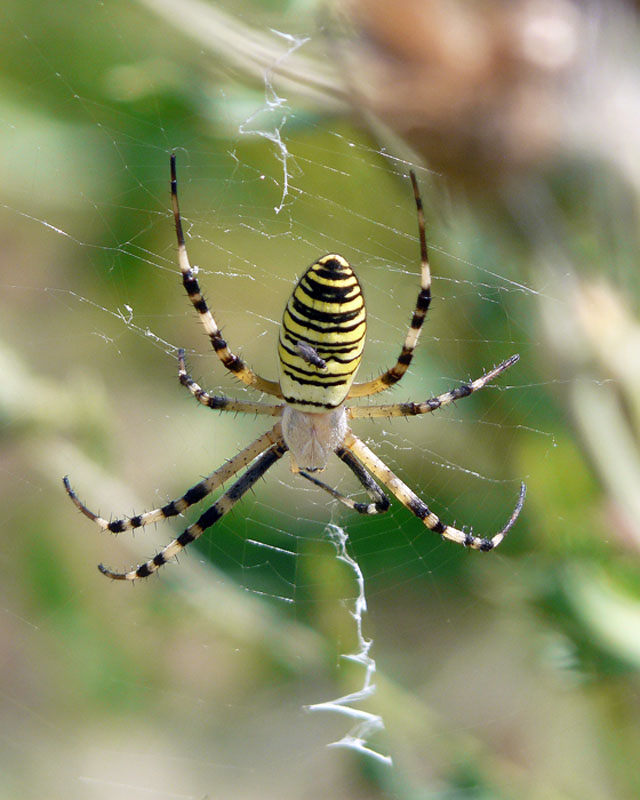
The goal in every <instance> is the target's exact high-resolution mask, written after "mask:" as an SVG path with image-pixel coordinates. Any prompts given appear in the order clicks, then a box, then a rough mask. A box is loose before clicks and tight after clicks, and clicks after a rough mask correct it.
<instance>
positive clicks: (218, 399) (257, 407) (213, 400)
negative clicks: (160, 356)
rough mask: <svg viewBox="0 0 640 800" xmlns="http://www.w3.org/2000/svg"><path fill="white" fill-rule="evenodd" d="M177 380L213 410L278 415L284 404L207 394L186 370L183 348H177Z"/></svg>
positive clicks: (200, 401)
mask: <svg viewBox="0 0 640 800" xmlns="http://www.w3.org/2000/svg"><path fill="white" fill-rule="evenodd" d="M178 380H179V381H180V383H181V384H182V385H183V386H185V387H186V388H187V389H188V390H189V391H190V392H191V394H192V395H193V396H194V397H195V399H196V400H197V401H198V402H199V403H202V405H203V406H207V408H212V409H214V410H215V411H235V412H236V413H237V414H265V415H267V416H271V417H279V416H281V414H282V410H283V408H284V405H283V404H282V403H281V404H279V405H275V406H274V405H268V404H267V403H251V402H247V401H245V400H232V399H231V398H230V397H224V396H223V395H216V394H209V392H205V390H204V389H201V388H200V386H199V385H198V384H197V383H196V382H195V381H194V380H193V378H192V377H191V375H189V373H188V372H187V367H186V365H185V361H184V349H183V348H182V347H181V348H180V349H179V350H178Z"/></svg>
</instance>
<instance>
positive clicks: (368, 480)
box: [298, 447, 390, 514]
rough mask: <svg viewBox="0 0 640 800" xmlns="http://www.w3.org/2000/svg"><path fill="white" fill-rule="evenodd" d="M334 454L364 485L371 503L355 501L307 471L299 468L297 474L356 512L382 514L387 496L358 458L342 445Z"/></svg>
mask: <svg viewBox="0 0 640 800" xmlns="http://www.w3.org/2000/svg"><path fill="white" fill-rule="evenodd" d="M336 455H337V456H338V458H339V459H341V460H342V461H343V462H344V463H345V464H346V465H347V466H348V467H349V469H350V470H351V471H352V472H353V474H354V475H355V476H356V478H357V479H358V480H359V481H360V483H361V484H362V485H363V486H364V488H365V490H366V492H367V494H368V495H369V497H370V498H371V499H372V500H373V502H372V503H356V502H355V501H354V500H352V499H351V498H350V497H345V495H343V494H341V493H340V492H339V491H337V489H333V488H332V487H331V486H328V485H327V484H326V483H323V482H322V481H320V480H318V479H317V478H315V477H314V476H313V475H310V474H309V473H308V472H304V471H303V470H300V472H299V473H298V474H299V475H302V477H303V478H306V479H307V480H308V481H311V483H314V484H315V485H316V486H319V487H320V488H321V489H324V490H325V492H328V493H329V494H330V495H331V496H332V497H334V498H335V499H336V500H339V501H340V502H341V503H344V504H345V506H347V507H348V508H350V509H352V510H353V511H357V512H358V514H383V513H384V512H385V511H387V510H388V509H389V505H390V503H389V498H388V497H387V496H386V494H385V493H384V492H383V491H382V489H381V488H380V487H379V486H378V484H377V483H376V482H375V481H374V480H373V478H372V477H371V475H369V473H368V472H367V470H366V469H365V468H364V467H363V466H362V464H361V463H360V462H359V461H358V459H357V458H356V457H355V456H354V455H353V454H352V453H350V452H349V451H348V450H346V449H345V448H344V447H339V448H338V449H337V450H336Z"/></svg>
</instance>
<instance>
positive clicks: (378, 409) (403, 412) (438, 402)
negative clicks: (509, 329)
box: [347, 353, 520, 419]
mask: <svg viewBox="0 0 640 800" xmlns="http://www.w3.org/2000/svg"><path fill="white" fill-rule="evenodd" d="M519 359H520V356H519V355H518V354H517V353H516V354H515V355H512V356H511V357H510V358H507V359H506V361H503V362H502V363H501V364H498V366H497V367H494V368H493V369H491V370H489V372H485V374H484V375H482V376H480V377H479V378H476V379H475V381H471V382H470V383H463V384H462V385H461V386H457V387H456V388H455V389H450V390H449V391H448V392H444V394H439V395H437V396H436V397H431V398H429V400H425V401H424V402H422V403H390V404H389V405H383V406H350V407H349V408H347V415H348V417H349V419H362V418H363V417H366V418H367V419H374V418H376V417H414V416H416V415H418V414H428V413H429V412H430V411H435V410H436V409H437V408H442V407H443V406H446V405H448V404H449V403H453V401H454V400H459V399H460V398H461V397H468V396H469V395H470V394H473V393H474V392H477V391H478V390H479V389H484V387H485V386H486V385H487V384H488V383H489V382H490V381H492V380H493V379H494V378H497V377H498V375H500V374H501V373H502V372H504V371H505V370H506V369H509V367H512V366H513V365H514V364H515V363H516V362H517V361H519Z"/></svg>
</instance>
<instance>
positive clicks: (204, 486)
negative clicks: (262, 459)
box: [62, 423, 282, 533]
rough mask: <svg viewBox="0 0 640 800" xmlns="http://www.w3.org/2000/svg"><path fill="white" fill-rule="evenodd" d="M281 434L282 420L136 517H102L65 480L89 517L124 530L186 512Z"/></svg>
mask: <svg viewBox="0 0 640 800" xmlns="http://www.w3.org/2000/svg"><path fill="white" fill-rule="evenodd" d="M281 435H282V433H281V430H280V424H279V423H278V424H277V425H276V426H275V427H274V428H273V429H272V430H270V431H268V432H267V433H265V434H263V435H262V436H260V438H258V439H256V440H255V442H252V443H251V444H250V445H249V446H248V447H245V448H244V450H241V451H240V452H239V453H238V454H237V455H236V456H234V457H233V458H231V459H229V461H227V462H226V464H223V465H222V466H221V467H219V468H218V469H217V470H215V472H212V473H211V474H210V475H208V476H207V477H206V478H204V479H203V480H201V481H200V483H196V485H195V486H192V487H191V489H189V490H188V491H187V492H186V493H185V494H183V495H182V497H179V498H178V499H177V500H172V501H171V502H170V503H167V504H166V505H165V506H162V508H155V509H153V511H147V512H146V513H144V514H138V515H136V516H134V517H124V518H123V519H114V520H111V521H109V520H106V519H103V518H102V517H99V516H98V515H97V514H94V513H93V511H90V510H89V509H88V508H87V507H86V506H85V505H84V503H82V502H81V501H80V500H79V499H78V496H77V494H76V493H75V492H74V491H73V489H72V488H71V484H70V483H69V478H68V477H67V476H66V475H65V477H64V478H63V479H62V480H63V483H64V488H65V489H66V490H67V494H68V495H69V497H70V498H71V500H72V501H73V503H74V504H75V506H76V507H77V508H79V509H80V511H82V513H83V514H84V515H85V517H89V519H90V520H92V521H93V522H95V523H96V524H97V525H99V526H100V528H102V530H105V531H111V533H122V532H123V531H127V530H130V529H132V528H142V527H143V526H144V525H149V524H150V523H152V522H160V521H161V520H163V519H168V518H169V517H176V516H178V514H182V512H183V511H186V509H187V508H189V507H190V506H192V505H194V504H195V503H199V502H200V501H201V500H204V498H205V497H207V496H208V495H210V494H211V492H213V491H214V490H215V489H217V488H218V486H220V485H221V484H222V483H224V482H225V481H227V480H229V479H230V478H232V477H233V476H234V475H235V474H236V472H239V470H241V469H242V468H243V467H246V466H247V464H250V463H251V462H252V461H253V460H254V459H255V458H257V457H258V456H259V455H260V454H261V453H263V452H264V451H265V450H266V449H267V448H268V447H271V446H272V445H274V444H275V443H276V442H278V441H279V440H280V437H281Z"/></svg>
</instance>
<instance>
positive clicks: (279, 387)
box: [63, 154, 526, 581]
mask: <svg viewBox="0 0 640 800" xmlns="http://www.w3.org/2000/svg"><path fill="white" fill-rule="evenodd" d="M410 177H411V183H412V186H413V194H414V198H415V204H416V209H417V215H418V231H419V239H420V260H421V267H422V269H421V273H422V280H421V287H420V293H419V294H418V299H417V302H416V306H415V310H414V312H413V316H412V318H411V323H410V325H409V330H408V332H407V335H406V337H405V340H404V345H403V347H402V350H401V352H400V355H399V357H398V360H397V362H396V363H395V364H394V366H392V367H391V368H390V369H388V370H387V371H386V372H383V373H382V374H381V375H380V376H379V377H377V378H375V379H373V380H370V381H365V382H363V383H354V382H353V381H354V378H355V374H356V372H357V370H358V367H359V365H360V361H361V359H362V351H363V347H364V338H365V330H366V310H365V305H364V300H363V297H362V290H361V288H360V283H359V282H358V279H357V277H356V275H355V273H354V271H353V269H352V267H351V266H350V264H349V263H348V262H347V261H346V260H345V259H344V258H343V257H342V256H339V255H337V254H336V253H331V254H329V255H325V256H322V258H319V259H318V260H317V261H315V262H314V263H313V264H312V265H311V266H310V267H309V269H307V271H306V272H305V273H304V275H303V276H302V277H301V278H300V280H299V281H298V283H297V285H296V287H295V288H294V290H293V292H292V294H291V296H290V297H289V300H288V302H287V305H286V308H285V311H284V316H283V320H282V326H281V328H280V336H279V341H278V355H279V367H280V369H279V372H280V378H279V380H278V381H270V380H266V379H265V378H262V377H260V375H258V374H257V373H255V372H254V371H253V370H252V369H250V367H248V366H247V364H246V363H245V362H244V361H243V360H242V359H241V358H239V357H238V356H236V355H234V354H233V353H232V352H231V350H230V349H229V347H228V345H227V342H226V341H225V340H224V339H223V338H222V335H221V332H220V329H219V328H218V325H217V323H216V321H215V319H214V318H213V315H212V314H211V311H210V310H209V307H208V305H207V303H206V301H205V299H204V297H203V295H202V292H201V290H200V285H199V283H198V280H197V278H196V276H195V273H194V271H193V270H192V268H191V265H190V263H189V258H188V255H187V248H186V245H185V239H184V233H183V229H182V220H181V217H180V207H179V205H178V184H177V177H176V159H175V154H173V155H171V204H172V208H173V217H174V221H175V229H176V235H177V239H178V260H179V264H180V271H181V273H182V283H183V284H184V288H185V289H186V292H187V295H188V296H189V299H190V300H191V303H192V304H193V307H194V308H195V310H196V311H197V312H198V314H199V316H200V320H201V322H202V324H203V326H204V329H205V331H206V333H207V335H208V336H209V339H210V340H211V345H212V346H213V349H214V351H215V352H216V354H217V356H218V358H219V359H220V361H222V363H223V365H224V366H225V367H226V369H227V370H229V372H231V374H232V375H234V376H235V377H236V378H238V379H239V380H241V381H242V382H243V383H244V384H246V385H247V386H250V387H251V388H253V389H257V390H258V391H260V392H262V393H264V394H267V395H271V396H272V397H275V398H278V399H279V400H281V401H283V402H280V403H278V404H276V405H268V404H266V403H254V402H247V401H244V400H233V399H230V398H228V397H224V396H219V395H214V394H210V393H209V392H207V391H205V390H204V389H201V388H200V386H199V385H198V384H197V383H196V382H195V381H194V380H193V378H192V377H191V376H190V375H189V374H188V373H187V370H186V366H185V358H184V350H182V349H180V350H179V351H178V362H179V367H178V378H179V380H180V383H181V384H182V385H183V386H185V387H186V388H187V389H188V390H189V391H190V392H191V394H192V395H193V397H194V398H195V399H196V400H197V401H198V402H199V403H202V405H204V406H207V407H208V408H212V409H216V410H218V411H232V412H234V413H236V414H237V413H241V414H261V415H264V416H268V417H276V419H277V421H276V424H275V425H274V426H273V428H271V430H269V431H267V432H266V433H263V434H262V435H261V436H259V437H258V438H257V439H256V440H255V441H254V442H252V443H251V444H249V445H248V446H247V447H245V448H244V450H241V451H240V452H239V453H238V454H237V455H236V456H234V457H233V458H231V459H230V460H229V461H227V462H226V463H225V464H223V465H222V466H221V467H219V468H218V469H216V470H215V471H214V472H212V473H211V474H210V475H208V476H207V477H206V478H204V479H203V480H201V481H200V482H199V483H197V484H195V486H192V487H191V488H190V489H189V490H188V491H187V492H186V493H185V494H184V495H182V497H179V498H178V499H176V500H172V501H171V502H170V503H167V504H166V505H164V506H162V508H156V509H154V510H152V511H147V512H146V513H144V514H138V515H136V516H133V517H125V518H123V519H116V520H111V521H108V520H106V519H103V518H102V517H100V516H98V515H97V514H94V513H93V512H92V511H90V510H89V509H88V508H87V507H86V506H85V505H84V504H83V503H82V502H81V501H80V500H79V499H78V497H77V495H76V493H75V492H74V491H73V489H72V488H71V485H70V483H69V479H68V477H65V478H63V481H64V486H65V489H66V491H67V494H68V495H69V497H70V498H71V500H72V501H73V502H74V503H75V505H76V506H77V507H78V508H79V509H80V511H81V512H82V513H83V514H84V515H85V516H87V517H89V519H91V520H93V521H94V522H96V523H97V524H98V525H99V527H100V528H102V529H103V530H108V531H111V532H112V533H122V532H123V531H126V530H130V529H133V528H140V527H143V526H144V525H149V524H150V523H152V522H158V521H159V520H163V519H168V518H169V517H175V516H178V515H180V514H182V513H183V512H184V511H186V509H188V508H189V507H190V506H192V505H194V504H195V503H199V502H200V501H201V500H204V498H205V497H208V496H209V495H210V494H211V493H212V492H213V491H214V490H215V489H216V488H217V487H218V486H220V485H221V484H222V483H224V482H225V481H227V480H229V479H230V478H232V477H233V476H234V475H236V473H237V472H239V471H240V470H241V469H243V468H245V467H246V471H245V472H244V474H243V475H242V476H241V477H240V478H239V479H238V480H236V482H235V483H234V484H233V485H232V486H231V487H230V488H229V489H227V491H226V492H225V493H224V494H223V495H222V496H221V497H220V498H219V499H218V500H217V501H216V502H215V503H213V505H211V506H210V507H209V508H208V509H207V510H206V511H205V512H204V513H203V514H202V515H201V516H200V518H199V519H198V520H197V521H196V522H194V523H193V524H191V525H189V526H188V527H187V528H186V529H185V530H184V531H183V532H182V533H181V534H180V535H179V536H178V537H177V538H176V539H174V540H173V541H172V542H170V543H169V544H168V545H167V546H166V547H164V548H163V549H162V550H160V552H159V553H157V554H156V555H155V556H154V557H153V558H152V559H150V560H149V561H146V562H145V563H143V564H140V565H139V566H137V567H136V568H135V569H131V570H130V571H128V572H116V571H114V570H111V569H108V568H107V567H105V566H103V565H102V564H100V565H99V566H98V568H99V570H100V571H101V572H102V573H103V574H104V575H107V576H108V577H110V578H114V579H116V580H127V581H132V580H135V579H136V578H146V577H147V576H149V575H151V574H152V573H154V572H156V571H157V570H158V569H159V568H160V567H161V566H162V565H163V564H166V563H167V561H169V560H170V559H172V558H173V557H175V556H176V555H177V554H178V553H180V551H181V550H183V549H184V548H185V547H186V546H187V545H188V544H190V543H191V542H193V541H195V540H196V539H197V538H198V537H200V536H201V535H202V534H203V533H204V532H205V531H206V530H207V529H208V528H210V527H212V526H213V525H215V523H216V522H218V521H219V520H220V519H221V518H222V517H223V516H224V515H225V514H226V513H227V512H228V511H230V510H231V509H232V508H233V506H234V505H235V504H236V503H237V502H238V501H239V500H240V499H241V497H242V496H243V495H244V494H245V493H246V492H247V491H248V490H249V489H250V488H251V487H252V486H253V485H254V484H255V483H256V481H257V480H258V479H259V478H261V477H262V476H263V475H264V474H265V473H266V472H267V470H268V469H269V468H270V467H272V466H273V465H274V464H275V463H276V462H277V461H279V460H280V459H281V458H282V457H283V456H284V454H285V453H286V452H287V451H288V452H289V453H290V456H291V470H292V472H294V473H298V474H299V475H301V476H302V477H303V478H305V479H306V480H308V481H310V482H311V483H313V484H315V485H316V486H318V487H320V488H321V489H323V490H324V491H326V492H327V493H328V494H330V495H331V496H332V497H333V498H335V499H336V500H339V501H340V502H341V503H344V505H346V506H348V507H349V508H350V509H352V510H353V511H355V512H357V513H359V514H381V513H383V512H385V511H387V509H388V508H389V505H390V503H389V499H388V497H387V495H386V494H385V493H384V492H383V490H382V489H381V488H380V486H379V485H378V483H377V482H376V480H374V478H377V479H378V481H380V483H382V484H384V486H386V487H387V489H389V490H390V492H391V493H392V494H393V495H395V497H396V498H397V499H398V500H399V501H400V502H401V503H402V504H403V505H404V506H406V507H407V508H408V509H409V511H411V512H412V513H413V514H415V516H416V517H418V519H420V520H422V522H423V523H424V525H425V526H426V527H427V528H428V529H429V530H430V531H433V532H434V533H439V534H440V535H441V536H442V537H443V538H444V539H448V540H450V541H452V542H456V543H457V544H460V545H464V546H465V547H470V548H472V549H474V550H482V551H489V550H493V549H494V548H495V547H497V546H498V545H499V544H500V543H501V542H502V540H503V539H504V537H505V536H506V534H507V533H508V531H509V530H510V529H511V527H512V526H513V524H514V523H515V521H516V519H517V518H518V515H519V514H520V511H521V509H522V506H523V504H524V497H525V492H526V487H525V485H524V483H523V484H521V487H520V495H519V497H518V501H517V503H516V506H515V508H514V510H513V512H512V514H511V516H510V517H509V519H508V521H507V523H506V525H505V526H504V527H503V528H502V529H501V530H500V531H498V533H496V534H495V535H494V536H493V537H491V538H480V537H478V536H475V535H473V534H472V533H467V532H465V531H463V530H460V529H458V528H455V527H453V526H452V525H447V524H445V523H444V522H442V520H441V519H440V518H439V517H438V516H437V515H436V514H435V513H434V512H433V511H432V510H431V509H430V508H429V507H428V506H427V504H426V503H425V502H423V501H422V500H421V499H420V498H419V497H418V496H417V495H416V494H415V493H414V492H413V491H412V490H411V489H410V488H409V487H408V486H407V485H406V484H405V483H403V482H402V481H401V480H400V478H398V477H397V476H396V475H394V473H393V472H392V471H391V470H390V469H389V467H387V466H386V465H385V464H384V462H383V461H381V460H380V458H378V456H377V455H375V453H374V452H373V451H372V450H370V449H369V447H368V446H367V445H366V444H365V443H364V442H363V441H362V440H361V439H359V438H358V437H357V436H356V435H355V434H354V433H353V432H352V430H351V428H350V426H349V422H350V421H351V420H355V419H362V418H368V419H371V418H374V417H407V416H416V415H419V414H428V413H430V412H431V411H435V410H436V409H437V408H442V407H443V406H446V405H448V404H449V403H452V402H453V401H454V400H457V399H459V398H461V397H467V396H468V395H470V394H472V393H473V392H477V391H478V390H479V389H482V388H483V387H484V386H486V385H487V384H488V383H489V382H490V381H492V380H494V378H497V377H498V375H500V374H501V373H502V372H504V371H505V370H506V369H508V368H509V367H511V366H513V365H514V364H515V363H516V362H517V361H518V359H519V356H518V355H517V354H516V355H512V356H511V357H510V358H508V359H506V361H503V362H502V363H501V364H498V366H497V367H494V368H493V369H491V370H488V371H487V372H485V373H484V374H483V375H482V376H481V377H479V378H476V380H473V381H471V382H469V383H463V384H461V385H460V386H457V387H456V388H453V389H451V390H450V391H448V392H445V393H444V394H440V395H438V396H436V397H431V398H429V399H428V400H423V401H420V402H406V403H393V404H391V405H369V406H352V405H346V402H347V401H349V400H352V399H354V398H357V397H369V396H370V395H374V394H378V393H379V392H382V391H384V390H385V389H388V388H389V387H391V386H393V385H395V384H396V383H398V381H400V380H401V378H402V376H403V375H404V374H405V372H406V371H407V369H408V367H409V365H410V363H411V359H412V355H413V351H414V349H415V347H416V345H417V343H418V338H419V336H420V330H421V328H422V324H423V322H424V319H425V316H426V314H427V310H428V308H429V305H430V302H431V273H430V269H429V261H428V254H427V243H426V235H425V222H424V211H423V207H422V198H421V196H420V190H419V188H418V182H417V180H416V176H415V174H414V173H413V172H410ZM332 453H335V454H336V456H337V457H338V458H339V459H340V460H341V461H342V462H343V463H344V464H345V465H346V466H347V467H348V468H349V469H350V470H351V471H352V472H353V473H354V475H355V476H356V477H357V478H358V480H359V481H360V483H361V484H362V486H363V488H364V490H365V491H366V493H367V494H368V496H369V500H370V502H368V503H367V502H355V501H354V500H352V499H351V498H349V497H346V496H345V495H343V494H341V493H340V492H338V491H337V490H336V489H333V488H332V487H330V486H328V485H327V484H325V483H323V482H322V481H320V480H319V479H318V478H317V477H316V476H315V474H313V473H317V472H322V470H324V468H325V467H326V465H327V462H328V459H329V457H330V456H331V454H332Z"/></svg>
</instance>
